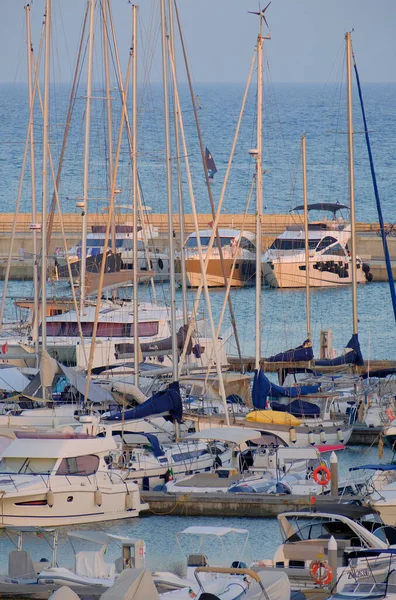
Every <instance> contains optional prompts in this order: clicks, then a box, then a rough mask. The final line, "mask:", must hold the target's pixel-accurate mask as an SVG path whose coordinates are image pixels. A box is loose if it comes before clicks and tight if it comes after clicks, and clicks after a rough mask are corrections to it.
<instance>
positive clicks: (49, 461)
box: [0, 457, 56, 475]
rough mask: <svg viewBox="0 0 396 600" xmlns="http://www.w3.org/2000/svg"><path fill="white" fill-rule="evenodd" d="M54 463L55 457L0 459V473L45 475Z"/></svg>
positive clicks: (50, 470)
mask: <svg viewBox="0 0 396 600" xmlns="http://www.w3.org/2000/svg"><path fill="white" fill-rule="evenodd" d="M55 463H56V459H55V458H12V457H6V458H2V459H0V474H3V475H5V474H7V475H47V474H48V473H51V472H52V470H53V468H54V465H55Z"/></svg>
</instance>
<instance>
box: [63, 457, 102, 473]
mask: <svg viewBox="0 0 396 600" xmlns="http://www.w3.org/2000/svg"><path fill="white" fill-rule="evenodd" d="M98 467H99V457H98V456H95V455H94V454H88V456H73V457H71V458H63V459H62V461H61V463H60V465H59V467H58V470H57V472H56V474H57V475H93V474H94V473H96V471H97V470H98Z"/></svg>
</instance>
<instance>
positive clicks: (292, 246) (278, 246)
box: [270, 238, 336, 250]
mask: <svg viewBox="0 0 396 600" xmlns="http://www.w3.org/2000/svg"><path fill="white" fill-rule="evenodd" d="M334 241H336V240H334ZM316 244H317V240H308V248H309V249H310V250H313V249H314V248H316ZM304 249H305V239H298V240H292V239H290V238H276V240H274V242H273V243H272V244H271V246H270V250H304Z"/></svg>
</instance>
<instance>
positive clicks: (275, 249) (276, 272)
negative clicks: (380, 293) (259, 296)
mask: <svg viewBox="0 0 396 600" xmlns="http://www.w3.org/2000/svg"><path fill="white" fill-rule="evenodd" d="M303 208H304V206H297V207H296V208H294V209H293V210H296V211H297V210H303ZM344 209H347V210H348V207H347V206H345V205H344V204H338V203H331V202H329V203H316V204H309V205H308V210H320V211H330V212H331V213H332V214H333V219H332V220H330V221H328V220H323V221H320V222H316V223H309V224H308V236H309V237H308V248H309V285H310V287H329V286H342V285H349V284H351V283H352V268H351V256H350V252H349V249H348V242H349V240H350V237H351V226H350V225H349V224H347V223H346V222H345V221H344V219H341V218H336V213H337V212H338V211H340V210H344ZM356 267H357V278H358V281H357V282H358V283H360V284H363V283H366V282H367V281H371V280H372V278H373V276H372V273H370V267H369V265H367V264H366V263H363V261H362V260H361V259H360V258H357V262H356ZM305 271H306V266H305V233H304V225H303V224H302V223H301V224H296V225H289V226H288V227H287V228H286V231H284V232H283V233H281V235H279V236H278V237H277V238H276V240H275V241H274V242H273V243H272V245H271V246H270V247H269V249H268V250H267V252H265V253H264V255H263V276H264V281H265V283H266V284H267V285H270V286H271V287H280V288H302V287H305V285H306V273H305Z"/></svg>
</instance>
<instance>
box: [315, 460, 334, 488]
mask: <svg viewBox="0 0 396 600" xmlns="http://www.w3.org/2000/svg"><path fill="white" fill-rule="evenodd" d="M312 477H313V478H314V480H315V481H316V483H318V484H319V485H327V484H328V483H329V481H330V479H331V473H330V470H329V469H328V468H327V467H326V465H320V466H319V467H316V469H315V470H314V472H313V473H312Z"/></svg>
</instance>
